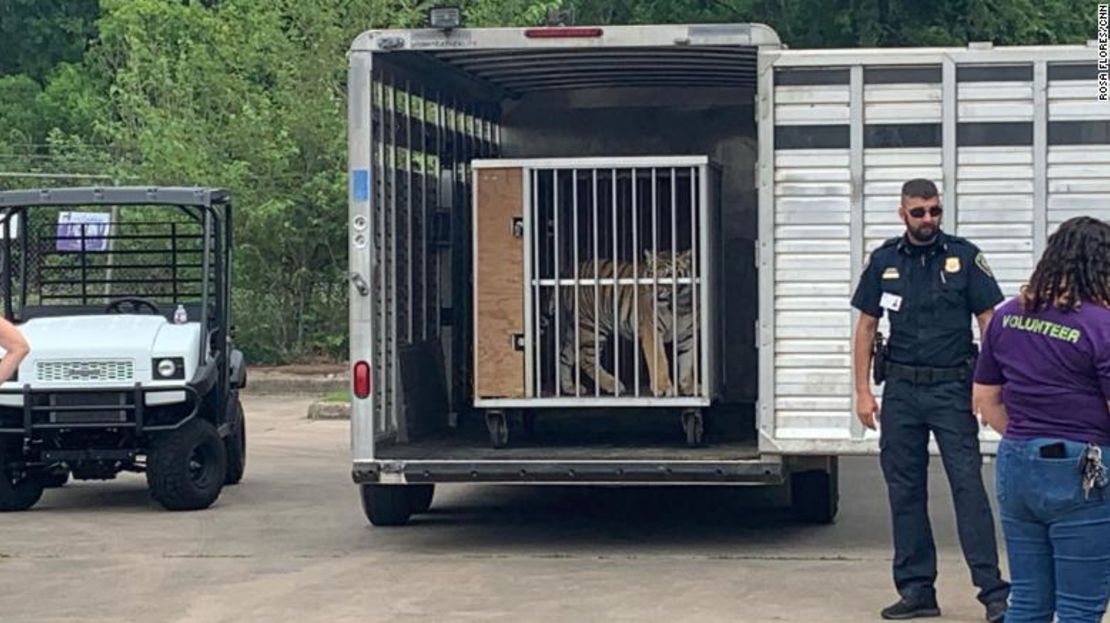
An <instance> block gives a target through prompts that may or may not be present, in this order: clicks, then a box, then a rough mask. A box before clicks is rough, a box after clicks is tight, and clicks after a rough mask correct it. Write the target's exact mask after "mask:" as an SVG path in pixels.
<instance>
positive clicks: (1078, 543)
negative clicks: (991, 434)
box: [996, 439, 1110, 623]
mask: <svg viewBox="0 0 1110 623" xmlns="http://www.w3.org/2000/svg"><path fill="white" fill-rule="evenodd" d="M1060 441H1063V442H1064V444H1065V447H1066V453H1065V454H1066V456H1065V458H1043V457H1042V456H1041V453H1040V449H1041V447H1042V446H1045V445H1048V444H1050V443H1056V442H1060ZM1086 446H1087V444H1085V443H1080V442H1076V441H1066V440H1062V439H1034V440H1030V441H1019V440H1013V439H1003V440H1002V442H1001V444H999V447H998V467H997V472H996V480H997V489H998V509H999V515H1000V516H1001V518H1002V532H1003V534H1005V537H1006V549H1007V554H1008V557H1009V560H1010V581H1011V582H1012V584H1013V587H1012V589H1011V592H1010V610H1009V611H1008V612H1007V613H1006V623H1026V622H1032V621H1036V622H1038V623H1041V622H1045V623H1047V622H1050V621H1052V616H1053V612H1055V613H1056V615H1057V616H1059V621H1060V623H1086V622H1088V621H1089V622H1090V623H1099V622H1100V621H1102V615H1103V613H1104V612H1105V611H1106V602H1107V598H1108V597H1110V492H1108V491H1106V490H1102V489H1092V490H1091V494H1090V498H1089V499H1084V496H1083V488H1082V485H1081V480H1080V474H1079V458H1080V456H1081V454H1082V452H1083V450H1084V449H1085V448H1086ZM1103 456H1104V457H1106V458H1105V460H1106V461H1107V462H1110V447H1104V448H1103Z"/></svg>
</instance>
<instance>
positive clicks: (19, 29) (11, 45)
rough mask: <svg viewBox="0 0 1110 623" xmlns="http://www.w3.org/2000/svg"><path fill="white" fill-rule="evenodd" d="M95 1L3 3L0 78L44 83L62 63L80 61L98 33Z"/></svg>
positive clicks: (9, 0) (20, 0)
mask: <svg viewBox="0 0 1110 623" xmlns="http://www.w3.org/2000/svg"><path fill="white" fill-rule="evenodd" d="M97 16H98V7H97V1H96V0H4V1H3V2H0V75H3V74H20V73H24V74H27V75H28V76H30V77H31V78H33V79H34V80H36V81H39V82H42V81H43V80H44V79H45V78H46V76H47V74H48V73H49V72H50V70H51V69H52V68H53V67H54V65H56V64H57V63H59V62H61V61H80V60H81V55H82V54H83V53H84V51H85V47H86V45H87V44H88V42H89V40H91V39H92V38H93V37H94V36H95V34H96V29H95V26H94V23H95V21H96V18H97Z"/></svg>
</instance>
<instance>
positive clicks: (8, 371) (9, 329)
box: [0, 316, 31, 383]
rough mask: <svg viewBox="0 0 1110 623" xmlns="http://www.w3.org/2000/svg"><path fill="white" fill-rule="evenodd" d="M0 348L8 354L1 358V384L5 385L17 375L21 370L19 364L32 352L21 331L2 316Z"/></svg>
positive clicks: (0, 317)
mask: <svg viewBox="0 0 1110 623" xmlns="http://www.w3.org/2000/svg"><path fill="white" fill-rule="evenodd" d="M0 348H3V349H4V351H5V352H6V354H5V355H4V357H3V358H0V383H4V382H6V381H7V380H8V379H10V378H12V375H13V374H15V371H16V370H17V369H18V368H19V362H21V361H23V358H24V357H26V356H27V353H29V352H31V347H30V346H28V345H27V340H26V339H25V338H24V337H23V334H22V333H21V332H20V331H19V329H18V328H17V327H16V326H15V325H14V324H12V323H10V322H8V321H7V320H6V319H5V318H3V317H2V316H0Z"/></svg>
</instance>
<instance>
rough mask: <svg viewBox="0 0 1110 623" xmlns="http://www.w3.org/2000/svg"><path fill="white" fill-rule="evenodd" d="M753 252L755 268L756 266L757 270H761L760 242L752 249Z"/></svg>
mask: <svg viewBox="0 0 1110 623" xmlns="http://www.w3.org/2000/svg"><path fill="white" fill-rule="evenodd" d="M752 250H753V251H754V255H755V266H756V268H759V241H758V240H757V241H756V242H755V246H753V247H752Z"/></svg>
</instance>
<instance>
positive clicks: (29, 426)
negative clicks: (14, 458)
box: [0, 383, 201, 438]
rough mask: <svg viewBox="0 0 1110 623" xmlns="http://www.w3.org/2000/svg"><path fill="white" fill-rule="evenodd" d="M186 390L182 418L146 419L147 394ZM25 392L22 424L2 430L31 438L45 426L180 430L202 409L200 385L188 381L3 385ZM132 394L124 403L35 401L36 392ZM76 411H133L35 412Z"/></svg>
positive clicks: (11, 391)
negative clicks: (60, 418) (115, 418)
mask: <svg viewBox="0 0 1110 623" xmlns="http://www.w3.org/2000/svg"><path fill="white" fill-rule="evenodd" d="M182 391H183V392H185V400H186V402H191V403H192V404H191V407H190V409H189V412H188V413H187V414H186V415H185V416H184V417H182V418H180V419H178V420H177V421H175V422H174V423H172V424H155V425H149V424H146V422H145V415H146V413H145V411H146V409H147V406H146V397H147V395H148V394H158V393H168V392H182ZM17 393H18V394H22V395H23V426H22V427H19V428H0V434H23V436H24V437H26V438H31V437H32V436H33V435H34V432H35V431H46V430H63V429H64V430H76V429H119V428H131V429H134V430H135V434H136V435H141V434H143V433H148V432H151V433H152V432H165V431H170V430H177V429H178V428H181V427H182V426H184V425H185V423H186V422H188V421H189V420H191V419H193V418H194V417H196V415H197V412H198V411H199V410H200V402H201V399H200V396H201V394H200V391H199V388H197V387H196V386H194V385H192V384H186V385H181V386H175V387H143V386H142V385H141V384H140V383H135V385H134V387H132V388H131V389H118V388H117V389H94V390H89V389H88V388H84V387H72V388H58V389H38V390H33V389H31V386H30V385H26V384H25V385H24V386H23V388H22V389H18V390H15V389H0V394H9V395H10V394H17ZM124 393H130V394H131V404H121V405H103V404H96V405H36V404H35V401H34V397H35V396H49V395H57V394H124ZM74 411H82V412H89V411H94V412H95V411H105V412H109V411H114V412H120V411H126V412H129V413H131V414H132V415H133V417H131V418H128V420H127V421H123V422H72V423H66V422H38V421H36V418H35V414H37V413H47V412H54V413H64V412H74Z"/></svg>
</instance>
